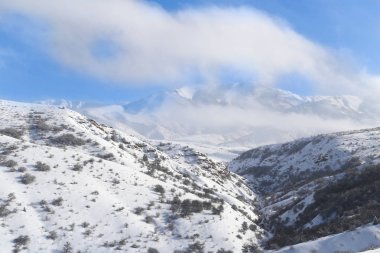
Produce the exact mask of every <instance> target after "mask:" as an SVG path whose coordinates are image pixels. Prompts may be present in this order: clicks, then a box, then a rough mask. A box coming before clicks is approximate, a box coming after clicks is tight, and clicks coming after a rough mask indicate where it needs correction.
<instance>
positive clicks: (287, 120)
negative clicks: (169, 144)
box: [82, 84, 378, 160]
mask: <svg viewBox="0 0 380 253" xmlns="http://www.w3.org/2000/svg"><path fill="white" fill-rule="evenodd" d="M366 108H367V106H366V104H365V101H362V100H361V99H360V98H358V97H354V96H339V97H334V96H315V97H312V96H299V95H296V94H293V93H291V92H289V91H285V90H280V89H274V88H269V87H252V86H247V85H240V84H234V85H224V86H211V87H203V88H192V89H190V88H187V87H184V88H181V89H177V90H174V91H171V92H170V91H166V92H161V93H157V94H153V95H151V96H149V97H146V98H142V99H140V100H138V101H134V102H130V103H127V104H125V105H115V106H108V107H102V106H100V107H90V108H89V107H87V108H84V109H83V110H82V111H83V113H85V114H86V115H90V116H91V117H94V118H96V119H97V120H99V121H101V122H105V123H107V124H112V125H113V126H115V127H118V128H122V127H126V128H131V129H134V130H135V131H136V132H138V133H139V134H141V135H143V136H145V137H147V138H150V139H155V140H170V141H177V142H183V143H189V142H190V143H191V144H192V145H194V147H197V146H207V148H208V150H211V148H216V149H223V152H222V155H221V156H219V154H220V151H219V152H215V153H213V152H210V153H209V154H210V155H212V156H214V157H216V158H219V159H222V160H223V159H226V158H227V159H229V158H231V157H236V152H235V151H238V152H242V151H245V150H247V149H249V148H252V147H256V146H260V145H266V144H271V143H279V142H284V141H290V140H294V139H296V138H299V137H305V136H310V135H313V134H319V133H328V132H335V131H344V130H352V129H359V128H364V127H365V128H367V127H372V126H376V125H377V123H378V120H377V119H376V117H374V115H376V114H374V112H372V111H371V110H369V109H366Z"/></svg>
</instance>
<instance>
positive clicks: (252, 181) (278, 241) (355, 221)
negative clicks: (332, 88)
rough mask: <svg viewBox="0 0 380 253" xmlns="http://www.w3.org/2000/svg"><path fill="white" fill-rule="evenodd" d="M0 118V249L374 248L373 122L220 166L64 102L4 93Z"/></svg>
mask: <svg viewBox="0 0 380 253" xmlns="http://www.w3.org/2000/svg"><path fill="white" fill-rule="evenodd" d="M186 94H187V95H189V92H188V93H186ZM219 101H221V100H219ZM230 101H231V100H230ZM212 103H214V102H212ZM218 103H219V102H218ZM223 103H225V102H223ZM0 115H1V118H0V122H1V128H0V143H1V145H0V193H1V195H0V218H1V219H2V226H0V235H1V236H0V237H1V239H0V248H1V250H2V252H12V251H13V252H66V253H67V252H78V251H80V252H120V251H123V252H148V253H157V252H181V253H182V252H183V253H194V252H197V253H202V252H216V253H223V252H261V249H260V248H261V247H266V250H265V251H264V252H268V253H274V252H278V253H284V252H287V253H298V252H324V253H335V252H359V251H366V250H368V252H371V253H372V252H375V251H376V249H377V248H379V247H380V225H377V222H378V221H377V220H376V217H379V216H380V215H379V213H380V208H379V206H380V198H379V197H380V195H379V192H380V177H379V175H380V173H379V171H380V152H379V150H380V128H374V129H367V130H358V131H350V132H339V133H335V134H327V135H318V136H315V137H309V138H303V139H300V140H296V141H293V142H289V143H285V144H277V145H270V146H264V147H259V148H255V149H253V150H249V151H247V152H245V153H243V154H241V155H240V156H239V157H237V158H236V159H234V160H233V161H231V162H230V163H229V164H228V167H227V166H226V164H225V163H220V162H215V161H214V160H213V159H210V158H209V157H208V156H207V155H205V154H203V153H200V152H199V151H197V150H195V149H194V148H191V147H189V146H185V145H181V144H178V143H170V142H166V141H165V142H158V141H151V140H148V139H146V138H144V137H142V136H140V135H138V134H136V133H135V131H134V130H131V129H128V128H126V130H125V131H119V130H117V129H115V128H112V127H108V126H106V125H104V124H100V123H98V122H97V121H95V120H92V119H89V118H87V117H85V116H82V115H81V114H79V113H77V112H74V111H72V110H69V109H67V108H64V107H61V106H52V105H36V104H26V103H17V102H10V101H0ZM315 239H317V240H315Z"/></svg>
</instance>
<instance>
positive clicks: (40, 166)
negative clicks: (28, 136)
mask: <svg viewBox="0 0 380 253" xmlns="http://www.w3.org/2000/svg"><path fill="white" fill-rule="evenodd" d="M34 167H35V168H36V170H37V171H49V170H50V166H49V165H47V164H46V163H42V162H37V163H36V165H34Z"/></svg>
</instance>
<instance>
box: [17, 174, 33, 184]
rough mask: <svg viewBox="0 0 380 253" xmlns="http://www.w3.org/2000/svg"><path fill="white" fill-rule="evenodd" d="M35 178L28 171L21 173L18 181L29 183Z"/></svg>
mask: <svg viewBox="0 0 380 253" xmlns="http://www.w3.org/2000/svg"><path fill="white" fill-rule="evenodd" d="M35 180H36V177H35V176H33V175H31V174H29V173H25V174H24V175H22V176H21V177H20V182H21V183H23V184H31V183H33V182H34V181H35Z"/></svg>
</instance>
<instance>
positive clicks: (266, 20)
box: [0, 0, 378, 93]
mask: <svg viewBox="0 0 380 253" xmlns="http://www.w3.org/2000/svg"><path fill="white" fill-rule="evenodd" d="M0 12H3V13H17V14H21V15H24V16H26V17H28V18H31V19H36V20H39V21H41V22H44V23H46V24H47V28H46V31H45V32H44V33H43V34H45V35H46V36H47V38H46V39H47V41H48V44H49V45H48V47H47V50H49V52H50V53H51V55H52V56H53V57H54V58H56V59H57V60H58V61H59V62H60V63H62V64H64V65H66V66H69V67H71V68H73V69H75V70H78V71H85V72H88V73H90V74H94V75H96V76H99V77H103V78H110V79H115V80H121V81H126V82H127V83H128V82H129V83H141V84H146V83H155V82H160V83H168V84H174V83H178V82H191V81H192V80H194V77H198V78H200V79H201V80H203V81H205V82H212V81H220V80H218V76H219V75H220V72H221V71H223V69H226V68H227V69H228V68H231V69H237V70H239V72H240V73H243V74H244V75H245V76H250V77H251V78H252V81H255V82H259V83H264V84H274V83H276V81H278V79H279V78H281V77H282V76H284V75H289V74H297V75H303V76H305V77H307V78H309V79H311V80H313V82H314V83H316V84H318V88H320V89H322V90H323V89H332V90H333V89H335V90H340V91H343V90H344V91H346V92H348V93H350V92H351V93H352V92H357V91H358V90H359V89H358V87H359V86H360V87H363V85H366V86H368V87H374V86H373V85H374V84H377V83H378V79H377V78H376V77H374V76H371V75H370V74H368V73H367V72H366V71H361V70H358V69H355V70H354V71H353V70H352V69H351V67H350V66H348V64H345V63H344V62H345V61H344V59H342V58H341V57H338V56H337V55H336V54H335V53H334V52H333V51H332V50H330V49H327V48H325V47H323V46H321V45H318V44H316V43H313V42H312V41H310V40H308V39H306V38H305V37H303V36H302V35H300V34H298V33H297V32H295V31H294V30H293V29H292V28H291V27H290V26H289V25H288V24H286V22H284V21H282V20H280V19H277V18H275V17H272V16H269V15H268V14H265V13H263V12H260V11H258V10H255V9H253V8H250V7H236V8H227V7H217V6H214V7H206V8H188V9H183V10H179V11H176V12H169V11H167V10H164V9H162V8H160V7H159V6H157V5H152V4H149V3H147V2H145V1H135V0H107V1H105V0H75V1H58V0H12V1H8V0H0ZM0 14H1V13H0ZM360 90H362V89H360Z"/></svg>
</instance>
